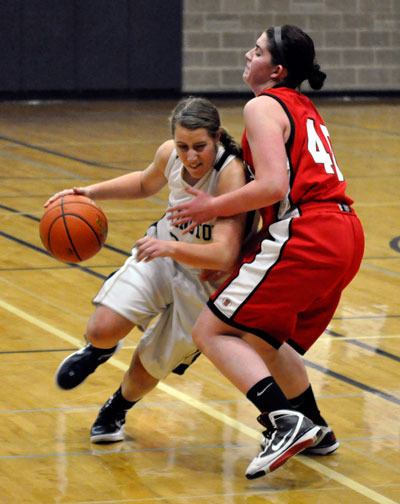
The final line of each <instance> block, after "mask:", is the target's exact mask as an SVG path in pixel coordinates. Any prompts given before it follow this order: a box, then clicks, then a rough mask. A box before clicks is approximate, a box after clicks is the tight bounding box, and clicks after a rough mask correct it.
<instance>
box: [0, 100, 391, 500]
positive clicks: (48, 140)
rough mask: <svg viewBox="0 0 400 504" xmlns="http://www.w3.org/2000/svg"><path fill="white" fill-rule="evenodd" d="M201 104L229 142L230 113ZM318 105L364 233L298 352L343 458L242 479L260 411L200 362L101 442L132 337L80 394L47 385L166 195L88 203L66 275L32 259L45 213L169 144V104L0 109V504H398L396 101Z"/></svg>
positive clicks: (234, 104) (298, 461)
mask: <svg viewBox="0 0 400 504" xmlns="http://www.w3.org/2000/svg"><path fill="white" fill-rule="evenodd" d="M215 103H216V104H217V105H219V106H220V110H221V115H222V119H223V123H224V126H225V127H226V128H227V129H228V130H229V131H230V132H231V133H232V134H233V135H234V136H235V137H236V138H237V139H239V138H240V133H241V109H242V106H243V104H244V101H242V100H238V101H218V100H216V101H215ZM319 104H320V110H321V111H322V114H323V115H324V117H325V119H326V121H327V124H328V127H329V130H330V135H331V137H332V138H333V142H334V146H335V151H336V157H337V160H338V163H339V166H340V167H341V169H342V171H343V172H344V173H345V175H346V178H347V180H348V184H349V193H350V194H351V195H352V197H353V198H354V199H355V201H356V205H355V207H356V209H357V211H358V212H359V215H360V217H361V219H362V220H363V223H364V226H365V231H366V238H367V246H366V253H365V258H364V261H363V264H362V267H361V270H360V273H359V275H358V277H357V278H356V280H355V281H354V282H353V283H352V284H351V286H350V287H349V288H348V289H347V291H346V292H345V294H344V296H343V298H342V301H341V304H340V307H339V309H338V310H337V312H336V314H335V317H334V320H333V321H332V323H331V324H330V326H329V328H328V330H327V331H326V333H325V334H324V335H322V336H321V338H320V340H319V341H318V342H317V344H316V345H315V346H314V347H313V348H312V350H311V351H310V352H309V353H308V354H307V355H306V363H307V367H308V370H309V373H310V377H311V380H312V383H313V386H314V390H315V393H316V395H317V398H318V400H319V404H320V407H321V409H322V412H323V414H324V416H325V417H326V418H327V419H328V420H329V422H330V424H331V425H332V426H333V427H334V430H335V432H336V434H337V436H338V438H339V439H340V442H341V446H340V449H339V450H338V451H337V453H335V454H334V455H332V456H330V457H320V458H317V457H306V456H301V455H299V456H297V457H295V458H294V459H292V460H290V461H289V462H288V463H287V464H286V465H285V466H283V467H282V468H280V469H279V470H277V471H276V472H274V473H272V474H270V475H268V476H267V477H265V478H262V479H260V480H255V481H253V482H249V481H247V480H246V479H245V477H244V470H245V468H246V467H247V464H248V462H249V460H250V459H251V458H252V457H253V456H254V455H255V454H256V453H257V451H258V437H259V432H260V427H259V426H258V425H257V422H256V420H255V418H256V415H257V412H256V410H255V408H254V407H253V406H251V405H250V404H249V403H248V402H247V401H246V400H245V399H244V398H243V397H242V396H241V394H239V393H238V392H237V391H236V390H235V389H234V388H233V387H232V386H231V385H230V384H229V383H228V382H227V381H226V380H225V379H224V378H222V377H221V376H220V375H219V373H218V372H217V371H216V370H214V369H213V367H212V365H211V364H209V363H208V362H207V360H206V359H205V358H203V357H202V358H200V359H199V360H198V361H197V362H196V363H195V365H194V366H193V367H192V368H191V369H190V370H189V371H188V372H187V374H186V375H185V376H184V377H178V376H175V375H173V376H170V377H168V379H167V380H166V381H165V382H164V383H162V384H160V386H159V387H158V388H157V389H156V390H155V391H153V393H151V394H149V395H148V396H147V397H146V398H145V399H144V400H143V401H141V402H140V403H139V404H138V405H137V406H136V407H135V408H134V409H133V410H132V411H131V412H130V414H129V416H128V421H127V428H126V432H127V439H126V441H125V442H122V443H117V444H114V445H108V446H96V445H91V444H90V441H89V437H88V435H89V429H90V426H91V424H92V422H93V420H94V418H95V417H96V414H97V411H98V408H99V407H100V406H101V405H102V404H103V402H104V401H105V400H106V399H107V398H108V396H109V395H110V394H111V393H112V392H113V391H114V390H115V389H116V388H117V386H118V385H119V383H120V379H121V377H122V374H123V371H124V370H125V369H126V367H127V364H128V362H129V360H130V356H131V354H132V351H133V348H134V346H135V344H136V343H137V341H138V338H139V336H140V335H139V332H137V331H133V332H132V334H131V335H130V336H129V337H128V338H127V339H126V341H125V346H124V348H123V349H122V350H121V351H120V352H119V353H118V354H117V355H116V357H115V358H114V359H113V360H112V361H111V362H109V363H107V364H105V365H104V366H102V367H101V368H99V370H98V371H97V373H95V374H94V375H92V376H91V377H90V378H89V379H88V380H87V382H85V383H84V384H83V385H82V386H81V387H79V388H77V389H75V390H72V391H69V392H66V391H61V390H59V389H57V387H56V386H55V384H54V378H53V377H54V372H55V370H56V369H57V367H58V365H59V363H60V361H61V360H62V359H64V358H65V357H66V356H67V355H68V354H69V353H70V352H71V351H73V350H74V349H75V348H77V347H80V346H81V345H82V342H83V339H82V335H83V332H84V329H85V324H86V320H87V318H88V316H89V315H90V313H91V312H92V306H91V303H90V301H91V298H92V297H93V296H94V294H95V293H96V292H97V290H98V288H99V287H100V285H101V283H102V281H103V279H104V278H105V277H106V276H107V275H108V274H109V273H110V272H112V271H114V270H115V269H117V268H118V267H119V266H120V265H121V264H122V262H123V261H124V259H125V257H126V256H127V255H128V254H129V252H130V249H131V247H132V245H133V243H134V242H135V240H136V239H137V238H138V237H140V236H141V235H142V234H143V233H144V231H145V229H146V227H147V226H148V225H149V224H150V223H151V222H153V221H154V220H155V219H157V218H158V217H159V216H160V215H161V214H162V212H163V209H164V207H165V203H166V194H165V192H164V193H162V194H160V195H158V196H157V197H152V198H150V199H148V200H146V201H136V202H118V201H116V202H108V201H107V202H101V203H100V204H101V206H102V208H103V209H104V211H105V212H106V214H107V215H108V217H109V227H110V230H109V237H108V240H107V245H106V246H105V247H104V249H103V250H102V251H101V252H100V253H99V254H98V255H97V256H95V257H94V258H93V259H91V260H89V261H86V262H85V263H82V264H80V265H78V266H71V265H66V264H62V263H60V262H57V261H56V260H54V259H52V258H51V257H49V255H48V254H46V252H45V251H44V249H43V246H42V244H41V242H40V239H39V234H38V221H39V218H40V216H41V214H42V204H43V202H44V201H45V200H46V199H47V198H48V197H49V196H50V195H51V194H53V193H54V192H56V191H58V190H60V189H62V188H65V187H71V186H73V185H85V184H89V183H91V182H93V181H98V180H102V179H107V178H111V177H114V176H117V175H120V174H122V173H125V172H127V171H129V170H140V169H142V168H144V167H145V166H146V165H147V163H148V162H149V161H150V160H151V158H152V155H153V153H154V151H155V148H156V147H157V146H158V145H159V143H161V142H162V141H163V140H164V139H166V138H167V137H169V128H168V122H167V118H168V115H169V112H170V110H171V109H172V107H173V105H174V102H172V101H161V100H160V101H145V100H138V101H125V102H124V101H102V102H101V101H98V102H95V101H75V102H74V101H70V102H67V101H66V102H63V101H54V102H35V101H31V102H19V103H12V102H4V103H0V178H1V186H0V247H1V248H0V257H1V264H0V326H1V345H0V369H1V377H2V386H1V389H0V399H1V402H0V419H1V420H0V438H1V443H0V502H1V503H2V504H4V503H7V504H8V503H10V504H14V503H74V504H77V503H80V504H83V503H97V504H99V503H107V504H109V503H118V504H119V503H137V504H144V503H161V504H162V503H174V504H175V503H191V504H203V503H212V504H214V503H215V504H238V503H246V504H259V503H274V504H281V503H285V504H289V503H290V504H292V503H296V504H315V503H321V504H329V503H335V504H337V503H365V504H367V503H371V502H376V503H395V502H400V463H399V462H400V461H399V439H400V436H399V425H400V424H399V418H400V398H399V389H400V380H399V378H400V373H399V354H400V304H399V287H400V199H399V196H400V168H399V158H400V148H399V145H400V144H399V131H400V113H399V112H400V111H399V102H392V103H388V102H379V101H368V102H366V103H361V102H349V103H345V102H340V103H339V102H334V101H330V102H319Z"/></svg>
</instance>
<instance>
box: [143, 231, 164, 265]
mask: <svg viewBox="0 0 400 504" xmlns="http://www.w3.org/2000/svg"><path fill="white" fill-rule="evenodd" d="M169 245H170V243H169V242H168V241H166V240H158V239H157V238H151V237H150V236H145V237H143V238H140V240H138V241H137V242H136V244H135V248H136V259H137V260H138V261H139V262H140V261H144V262H149V261H152V260H153V259H155V258H156V257H168V256H169V254H170V250H169Z"/></svg>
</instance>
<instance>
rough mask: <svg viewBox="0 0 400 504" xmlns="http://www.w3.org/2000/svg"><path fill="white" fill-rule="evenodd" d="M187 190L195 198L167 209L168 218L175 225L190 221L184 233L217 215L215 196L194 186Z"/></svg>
mask: <svg viewBox="0 0 400 504" xmlns="http://www.w3.org/2000/svg"><path fill="white" fill-rule="evenodd" d="M186 192H188V193H189V194H191V195H192V196H194V197H193V199H191V200H190V201H187V202H185V203H181V204H180V205H176V206H174V207H171V208H169V209H168V210H167V213H168V219H170V220H171V221H172V224H173V225H174V226H179V225H180V224H186V223H187V222H190V224H189V226H188V227H187V228H186V229H185V230H184V231H183V234H186V233H189V232H190V231H192V229H194V228H195V227H196V226H198V225H199V224H203V223H204V222H208V221H210V220H212V219H214V218H215V217H217V215H216V214H215V212H214V209H213V205H212V202H213V200H214V198H213V196H210V195H209V194H207V193H205V192H203V191H199V190H198V189H194V188H193V187H188V188H187V189H186Z"/></svg>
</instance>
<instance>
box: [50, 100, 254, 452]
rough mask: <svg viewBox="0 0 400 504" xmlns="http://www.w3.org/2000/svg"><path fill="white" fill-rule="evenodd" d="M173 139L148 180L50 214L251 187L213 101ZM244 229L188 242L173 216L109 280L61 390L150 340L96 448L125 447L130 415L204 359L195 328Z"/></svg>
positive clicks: (176, 114) (103, 422)
mask: <svg viewBox="0 0 400 504" xmlns="http://www.w3.org/2000/svg"><path fill="white" fill-rule="evenodd" d="M171 130H172V135H173V139H172V140H168V141H166V142H164V143H163V144H162V145H161V146H160V147H159V148H158V150H157V152H156V154H155V157H154V160H153V161H152V163H151V164H150V165H149V166H148V167H147V168H146V169H145V170H143V171H140V172H133V173H129V174H127V175H123V176H121V177H117V178H115V179H111V180H107V181H104V182H100V183H97V184H93V185H89V186H86V187H79V188H73V189H66V190H63V191H60V192H59V193H56V194H55V195H54V196H52V197H51V198H50V199H49V200H48V201H47V202H46V203H45V206H47V205H48V204H49V203H51V202H52V201H54V200H55V199H57V198H59V197H60V196H64V195H67V194H82V195H85V196H88V197H90V198H92V199H95V200H101V199H128V198H145V197H148V196H150V195H152V194H155V193H157V192H158V191H159V190H160V189H162V188H163V187H164V186H166V185H168V187H169V190H170V195H169V202H168V206H169V207H172V206H175V205H177V204H180V203H182V202H185V201H187V200H188V199H190V198H191V196H190V195H189V194H188V193H187V191H186V189H187V188H189V187H194V188H196V189H199V190H202V191H204V192H206V193H208V194H210V195H213V196H217V195H220V194H224V193H226V192H229V191H232V190H235V189H237V188H240V187H242V186H243V185H244V184H245V182H246V180H245V179H246V177H245V170H244V167H243V163H242V161H241V160H240V159H239V156H240V147H239V146H238V145H237V144H236V143H235V142H234V140H233V139H232V137H230V135H229V134H228V133H227V132H226V131H225V130H224V129H223V128H221V125H220V118H219V114H218V111H217V109H216V108H215V106H214V105H213V104H212V103H211V102H210V101H208V100H206V99H203V98H194V97H189V98H186V99H184V100H181V101H180V102H179V103H178V105H177V106H176V108H175V109H174V111H173V113H172V116H171ZM245 220H246V219H245V217H244V215H239V216H235V217H229V218H222V219H219V218H218V219H213V220H211V221H208V222H205V223H202V224H200V225H199V226H197V227H196V228H195V229H193V230H192V231H191V232H190V233H187V234H185V233H183V231H184V229H185V228H186V227H187V225H185V226H181V227H177V226H175V225H173V224H172V223H171V221H170V220H169V219H167V217H166V216H164V217H163V218H162V219H161V220H159V221H158V222H156V223H155V224H153V225H152V226H150V228H149V230H148V232H147V234H146V236H145V237H144V238H142V239H140V240H139V241H138V242H137V243H136V245H135V247H134V248H133V250H132V255H131V256H130V257H129V258H128V259H127V261H126V262H125V264H124V265H123V266H122V267H121V268H120V269H119V270H118V271H117V272H116V273H114V274H113V275H112V276H111V277H110V278H109V279H107V280H106V282H105V283H104V285H103V287H102V288H101V289H100V291H99V293H98V294H97V295H96V297H95V298H94V300H93V303H94V304H95V305H96V310H95V312H94V314H93V315H92V317H91V318H90V320H89V322H88V325H87V330H86V334H85V337H86V340H87V342H88V343H87V345H86V346H85V347H84V348H83V349H81V350H79V351H77V352H74V353H73V354H71V355H69V356H68V357H67V358H66V359H65V360H64V361H63V362H62V363H61V364H60V367H59V368H58V370H57V373H56V383H57V385H58V386H59V387H61V388H62V389H67V390H68V389H72V388H74V387H76V386H77V385H79V384H80V383H82V382H83V381H84V380H85V379H86V378H87V376H88V375H89V374H91V373H93V372H94V371H95V369H96V368H97V367H98V366H99V365H100V364H102V363H103V362H105V361H107V360H108V359H109V358H110V357H111V356H112V355H113V354H114V353H115V352H116V350H117V348H118V346H119V342H120V340H122V339H123V338H124V337H125V336H126V335H127V334H128V333H129V332H130V331H131V330H132V328H133V327H134V326H137V327H139V328H140V329H141V330H143V331H144V334H143V336H142V338H141V340H140V342H139V344H138V347H137V348H136V350H135V353H134V355H133V357H132V361H131V364H130V367H129V369H128V371H127V372H126V373H125V375H124V377H123V380H122V383H121V386H120V387H119V388H118V390H117V391H116V392H115V393H114V394H113V395H112V396H111V397H110V398H109V399H108V400H107V401H106V403H105V404H104V405H103V407H102V408H101V409H100V412H99V414H98V417H97V419H96V421H95V422H94V424H93V426H92V429H91V441H92V442H94V443H101V442H114V441H120V440H122V439H123V438H124V424H125V416H126V413H127V411H128V410H129V409H130V408H131V407H132V406H133V405H134V404H135V403H136V402H137V401H138V400H139V399H141V398H142V397H143V396H144V395H145V394H147V393H148V392H149V391H150V390H152V389H153V388H154V387H155V386H156V385H157V383H158V381H159V380H162V379H163V378H165V377H166V376H167V375H168V374H169V373H170V372H171V371H174V372H175V373H177V374H183V372H184V371H185V369H186V368H187V367H188V366H189V365H190V364H191V363H192V362H193V361H194V360H195V359H196V358H197V357H198V355H199V351H198V349H197V348H196V346H195V345H194V343H193V340H192V337H191V330H192V327H193V325H194V323H195V321H196V319H197V317H198V315H199V313H200V311H201V309H202V308H203V306H204V305H205V303H206V302H207V299H208V297H209V296H210V294H211V293H212V292H213V291H214V290H215V288H216V286H217V283H218V282H217V281H216V279H217V278H218V277H221V276H223V275H222V274H221V272H229V271H230V270H232V268H233V267H234V265H235V264H236V263H237V261H238V259H239V253H240V249H241V244H242V242H243V238H244V234H245V227H246V226H245ZM204 270H207V271H209V270H214V274H211V276H210V273H207V272H205V271H204ZM207 278H209V279H210V278H213V280H214V281H209V280H207ZM156 316H158V318H157V320H156V322H155V323H154V324H153V325H151V326H150V323H151V321H152V319H154V318H155V317H156Z"/></svg>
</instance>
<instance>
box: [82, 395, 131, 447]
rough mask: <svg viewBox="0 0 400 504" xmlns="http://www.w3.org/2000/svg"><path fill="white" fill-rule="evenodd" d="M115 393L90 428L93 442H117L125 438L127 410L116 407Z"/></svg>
mask: <svg viewBox="0 0 400 504" xmlns="http://www.w3.org/2000/svg"><path fill="white" fill-rule="evenodd" d="M114 397H115V394H114V395H112V396H111V397H110V398H109V399H108V400H107V401H106V402H105V403H104V405H103V406H102V408H101V409H100V411H99V414H98V415H97V418H96V420H95V422H94V424H93V425H92V428H91V429H90V441H91V442H92V443H97V444H100V443H115V442H117V441H123V440H124V428H125V417H126V410H121V409H117V408H115V405H114Z"/></svg>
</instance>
